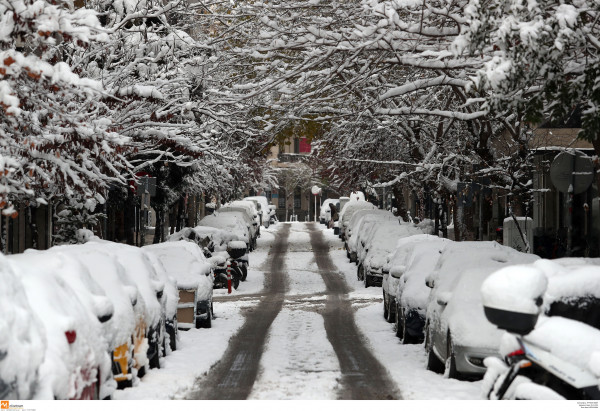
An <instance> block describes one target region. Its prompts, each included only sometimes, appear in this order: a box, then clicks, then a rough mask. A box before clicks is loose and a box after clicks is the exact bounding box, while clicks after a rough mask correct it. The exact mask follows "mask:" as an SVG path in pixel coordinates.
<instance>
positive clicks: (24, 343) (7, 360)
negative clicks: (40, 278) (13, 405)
mask: <svg viewBox="0 0 600 411" xmlns="http://www.w3.org/2000/svg"><path fill="white" fill-rule="evenodd" d="M0 284H2V286H1V287H0V313H2V315H0V335H1V336H2V338H0V398H2V399H3V400H31V399H35V398H36V395H37V393H38V390H39V385H40V381H39V378H40V375H39V374H40V371H39V370H40V367H41V366H42V363H43V362H44V355H45V353H46V347H47V340H46V329H45V327H44V324H42V322H41V321H40V319H39V318H38V316H37V315H36V314H35V312H34V311H33V309H32V308H31V306H30V305H29V302H28V301H27V295H26V293H25V289H24V288H23V284H22V283H21V280H20V278H19V277H18V276H17V274H16V273H15V271H14V270H13V268H12V265H11V263H10V262H9V260H8V259H7V258H6V257H4V256H3V255H1V254H0Z"/></svg>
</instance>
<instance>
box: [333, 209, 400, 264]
mask: <svg viewBox="0 0 600 411" xmlns="http://www.w3.org/2000/svg"><path fill="white" fill-rule="evenodd" d="M375 221H383V222H387V223H388V224H389V222H394V223H397V222H398V218H397V217H395V216H394V215H393V214H392V213H391V212H389V211H387V210H359V211H357V212H356V213H354V215H353V216H352V218H351V219H350V222H349V223H348V229H347V230H346V243H345V247H346V257H348V259H349V260H350V262H356V257H357V254H356V251H357V250H356V246H357V239H358V238H359V237H360V233H361V232H362V231H363V229H364V230H368V227H369V225H370V223H373V222H375ZM355 233H356V235H354V234H355Z"/></svg>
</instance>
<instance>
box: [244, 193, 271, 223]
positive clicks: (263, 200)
mask: <svg viewBox="0 0 600 411" xmlns="http://www.w3.org/2000/svg"><path fill="white" fill-rule="evenodd" d="M244 200H250V201H254V202H255V203H258V206H259V207H257V210H258V212H259V213H260V214H261V216H262V218H261V224H262V225H263V226H264V227H265V228H269V224H270V223H271V218H270V217H271V214H270V210H269V200H267V197H265V196H250V197H244Z"/></svg>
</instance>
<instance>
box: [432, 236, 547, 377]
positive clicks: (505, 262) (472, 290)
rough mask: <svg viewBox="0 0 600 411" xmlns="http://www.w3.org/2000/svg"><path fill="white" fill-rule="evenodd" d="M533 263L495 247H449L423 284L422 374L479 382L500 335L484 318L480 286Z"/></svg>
mask: <svg viewBox="0 0 600 411" xmlns="http://www.w3.org/2000/svg"><path fill="white" fill-rule="evenodd" d="M537 259H539V257H537V256H535V255H532V254H525V253H521V252H519V251H516V250H514V249H512V248H509V247H505V246H502V245H500V244H498V243H496V242H495V241H489V242H488V241H486V242H483V241H464V242H454V243H452V244H448V245H447V246H446V247H445V248H444V250H443V252H442V255H441V256H440V258H439V260H438V263H437V265H436V268H435V270H434V271H433V273H432V274H430V275H428V276H427V278H426V284H427V285H428V286H429V287H430V288H431V292H430V294H429V300H428V303H427V315H426V318H427V319H426V325H425V347H426V351H427V369H430V370H433V371H439V372H441V371H444V369H445V370H446V372H447V374H448V376H449V377H450V378H463V377H465V378H466V377H470V378H479V377H481V376H482V375H483V374H484V373H485V366H484V364H483V360H484V359H485V358H486V357H489V356H496V357H498V356H499V351H498V350H499V343H500V337H501V334H502V333H501V332H500V331H499V330H498V329H496V327H494V326H493V325H492V324H491V323H490V322H489V321H488V320H487V319H486V318H485V316H484V313H483V305H482V302H481V293H480V292H479V290H480V288H481V284H482V283H483V281H484V280H485V279H486V278H487V277H488V276H490V275H491V274H492V273H493V272H494V271H497V270H498V269H500V268H502V267H506V266H510V265H515V264H524V263H531V262H533V261H535V260H537Z"/></svg>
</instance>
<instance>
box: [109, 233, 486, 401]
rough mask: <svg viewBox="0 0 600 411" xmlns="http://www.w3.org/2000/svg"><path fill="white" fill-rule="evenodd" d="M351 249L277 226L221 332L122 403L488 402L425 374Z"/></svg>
mask: <svg viewBox="0 0 600 411" xmlns="http://www.w3.org/2000/svg"><path fill="white" fill-rule="evenodd" d="M342 247H343V244H342V242H341V241H340V240H339V239H338V238H337V237H336V236H334V235H333V233H332V230H325V229H324V227H323V226H322V225H318V224H314V223H291V224H277V225H276V226H275V227H272V228H270V229H268V230H264V229H263V234H262V236H261V238H260V239H259V242H258V249H257V250H256V251H255V252H253V253H252V254H251V256H250V271H249V275H248V281H246V282H244V283H242V284H241V285H240V287H239V288H238V290H235V291H234V292H233V293H232V294H231V295H227V294H226V290H215V297H214V299H215V313H216V315H217V318H216V320H215V321H213V328H212V329H208V330H205V329H196V330H190V331H187V332H182V333H181V340H180V345H179V346H180V348H179V349H178V350H177V351H176V352H174V353H172V354H171V355H169V356H167V357H165V358H164V359H162V360H161V367H162V368H161V369H158V370H150V372H148V373H147V374H146V376H145V377H144V378H143V379H142V380H141V381H140V383H139V384H138V385H137V386H136V387H133V388H130V389H126V390H125V391H122V392H119V393H117V395H115V397H116V398H117V399H268V400H273V399H322V400H327V399H480V398H481V396H480V387H481V383H480V382H465V381H456V380H451V379H448V378H445V377H444V376H442V375H438V374H435V373H433V372H430V371H427V370H426V369H425V353H424V350H423V346H422V345H415V346H410V345H409V346H405V345H402V344H400V343H399V341H398V339H397V338H396V337H395V335H394V333H393V332H392V329H391V327H392V325H391V324H389V323H387V322H386V321H385V320H384V319H383V315H382V304H381V301H382V296H381V288H380V287H369V288H366V289H365V288H364V286H363V284H362V282H359V281H357V279H356V266H355V265H354V264H353V263H349V262H348V259H347V258H346V255H345V251H344V250H343V248H342Z"/></svg>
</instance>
